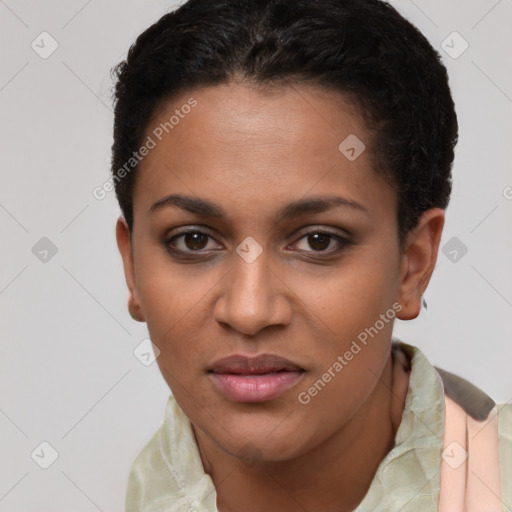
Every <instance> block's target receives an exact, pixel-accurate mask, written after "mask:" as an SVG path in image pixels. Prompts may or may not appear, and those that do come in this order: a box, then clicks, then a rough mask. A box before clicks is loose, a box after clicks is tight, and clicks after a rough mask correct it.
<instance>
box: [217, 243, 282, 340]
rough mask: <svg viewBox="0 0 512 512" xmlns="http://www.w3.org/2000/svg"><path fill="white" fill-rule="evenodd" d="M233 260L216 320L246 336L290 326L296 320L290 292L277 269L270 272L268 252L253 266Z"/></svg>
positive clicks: (219, 301)
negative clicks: (271, 328)
mask: <svg viewBox="0 0 512 512" xmlns="http://www.w3.org/2000/svg"><path fill="white" fill-rule="evenodd" d="M233 259H234V262H233V268H232V270H231V272H229V273H228V275H227V276H226V280H225V281H224V285H223V286H224V287H223V289H222V293H221V294H220V296H219V297H218V299H217V302H216V304H215V307H214V317H215V319H216V320H217V321H218V322H219V323H222V324H227V325H229V326H230V327H232V328H233V329H235V330H236V331H238V332H240V333H242V334H245V335H254V334H256V333H258V332H259V331H260V330H261V329H263V328H265V327H268V326H271V325H280V326H284V325H288V324H289V323H290V321H291V316H292V307H291V304H290V301H289V299H288V298H287V292H288V288H287V287H286V285H285V284H284V282H283V280H282V279H281V278H280V276H279V271H277V270H276V268H277V267H276V266H275V265H274V266H273V267H274V268H270V266H269V263H270V262H269V258H268V257H267V255H266V254H265V251H264V252H263V253H262V254H261V255H260V256H259V257H258V258H257V259H256V260H255V261H252V262H250V263H248V262H247V261H245V260H244V259H243V258H241V257H239V256H238V255H237V254H234V255H233Z"/></svg>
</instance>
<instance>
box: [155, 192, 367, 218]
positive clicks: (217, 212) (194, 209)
mask: <svg viewBox="0 0 512 512" xmlns="http://www.w3.org/2000/svg"><path fill="white" fill-rule="evenodd" d="M172 206H176V207H178V208H181V209H182V210H186V211H188V212H190V213H194V214H196V215H198V216H200V217H214V218H219V219H222V218H226V217H227V216H228V215H227V214H226V212H225V211H224V209H223V208H222V207H221V206H219V205H217V204H215V203H212V202H211V201H208V200H206V199H200V198H198V197H192V196H185V195H183V194H170V195H168V196H165V197H163V198H161V199H159V200H158V201H156V202H155V203H154V204H153V205H151V207H150V208H149V212H150V213H154V212H156V211H159V210H162V209H164V208H168V207H172ZM338 206H345V207H348V208H351V209H353V210H356V211H360V212H362V213H366V214H367V215H368V214H369V212H368V210H367V209H366V208H365V207H364V206H363V205H362V204H360V203H358V202H357V201H354V200H352V199H347V198H344V197H340V196H315V197H311V198H308V199H299V200H297V201H293V202H291V203H288V204H287V205H285V206H283V207H281V208H280V209H279V210H278V212H277V214H276V219H277V220H278V221H285V220H290V219H293V218H295V217H299V216H300V215H305V214H314V213H322V212H325V211H327V210H330V209H332V208H335V207H338Z"/></svg>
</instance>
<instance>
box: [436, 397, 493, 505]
mask: <svg viewBox="0 0 512 512" xmlns="http://www.w3.org/2000/svg"><path fill="white" fill-rule="evenodd" d="M444 403H445V426H444V442H443V453H442V462H441V481H440V494H439V508H438V511H439V512H482V511H485V512H501V510H502V507H501V475H500V460H499V450H498V416H497V407H496V406H494V408H493V409H492V410H491V412H490V413H489V415H488V417H487V419H486V420H484V421H477V420H475V419H473V418H472V417H471V416H469V415H468V414H467V413H466V412H465V411H464V409H462V407H460V405H458V404H457V403H456V402H454V401H453V400H452V399H451V398H449V397H448V396H446V395H445V400H444Z"/></svg>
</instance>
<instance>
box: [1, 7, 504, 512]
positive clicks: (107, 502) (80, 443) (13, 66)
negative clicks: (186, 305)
mask: <svg viewBox="0 0 512 512" xmlns="http://www.w3.org/2000/svg"><path fill="white" fill-rule="evenodd" d="M393 4H394V5H396V6H397V7H398V9H399V10H400V11H401V12H402V13H403V14H404V15H405V16H406V17H407V18H409V19H410V20H411V21H412V22H413V23H414V24H415V25H416V26H418V27H419V28H420V30H422V32H423V33H424V34H425V35H426V36H427V37H428V38H429V40H430V41H431V42H432V44H433V45H434V46H435V47H436V48H437V49H439V51H440V53H441V54H442V55H443V59H444V61H445V63H446V65H447V67H448V70H449V74H450V78H451V86H452V89H453V94H454V98H455V102H456V106H457V110H458V115H459V121H460V142H459V145H458V148H457V153H456V163H455V167H454V193H453V198H452V201H451V204H450V206H449V208H448V211H447V223H446V227H445V232H444V236H443V240H442V246H443V247H444V248H445V249H444V252H445V253H446V254H444V253H440V256H439V262H438V265H437V268H436V270H435V273H434V277H433V279H432V281H431V284H430V287H429V289H428V291H427V294H426V300H427V303H428V309H427V310H426V311H422V313H421V315H420V317H419V318H418V319H416V320H414V321H410V322H398V323H397V325H396V329H395V334H396V335H397V336H400V337H401V338H402V339H403V340H404V341H406V342H408V343H411V344H414V345H417V346H418V347H420V348H421V350H422V351H423V352H424V353H425V354H426V355H427V357H428V358H429V359H430V360H431V361H432V362H433V363H434V364H437V365H439V366H441V367H442V368H445V369H447V370H449V371H452V372H454V373H457V374H459V375H461V376H463V377H465V378H467V379H468V380H470V381H472V382H473V383H474V384H476V385H477V386H479V387H481V388H482V389H483V390H485V391H486V392H487V393H489V394H490V395H491V396H492V397H493V398H494V399H496V400H497V401H499V402H506V401H510V400H511V399H512V372H511V371H510V363H511V361H512V357H511V356H512V349H511V343H510V340H511V339H512V338H511V334H512V323H511V322H510V319H511V308H512V286H511V284H512V283H511V281H512V267H511V265H510V261H512V257H511V256H512V254H511V253H512V237H511V236H510V233H511V232H512V231H511V219H512V216H511V210H512V200H511V198H512V176H511V172H510V164H511V162H512V155H511V143H510V141H511V140H512V133H511V132H512V130H511V125H512V122H511V121H512V118H511V116H510V113H511V109H512V104H511V103H512V99H511V97H512V73H511V69H510V68H511V61H510V47H511V42H512V41H511V40H512V36H511V32H510V30H509V27H510V20H511V19H512V0H500V1H496V0H478V1H475V0H473V1H467V0H456V1H454V0H451V1H450V2H449V3H448V2H445V1H441V0H435V1H432V0H430V1H426V0H421V1H420V0H415V1H410V0H403V1H400V2H393ZM174 5H175V3H173V2H169V1H163V0H151V1H149V0H145V1H142V0H138V1H135V0H129V1H127V0H124V1H123V2H121V1H120V0H119V1H114V0H108V1H106V0H103V1H99V0H89V1H75V0H73V1H69V0H67V1H63V0H61V1H47V2H43V1H35V0H30V1H29V0H27V1H21V0H19V1H16V0H0V26H1V30H0V57H1V63H2V65H1V67H0V119H1V123H0V141H1V149H2V150H1V164H0V165H1V173H2V174H1V176H2V186H1V188H0V225H1V229H2V244H1V257H2V260H1V261H2V264H1V266H0V310H1V324H0V325H1V331H0V335H1V337H0V339H1V344H2V345H1V358H0V461H1V462H0V511H10V512H17V511H23V512H28V511H45V512H47V511H49V510H52V511H70V510H73V511H74V512H85V511H96V510H102V511H114V510H118V511H120V510H123V508H124V493H125V488H126V480H127V476H128V471H129V468H130V465H131V463H132V461H133V459H134V458H135V456H136V455H137V453H138V452H139V451H140V450H141V449H142V448H143V446H144V445H145V443H146V442H147V441H148V440H149V438H150V437H151V435H152V434H153V433H154V432H155V431H156V429H157V428H158V427H159V426H160V424H161V422H162V420H163V414H164V408H165V404H166V401H167V397H168V395H169V390H168V388H167V386H166V384H165V383H164V381H163V379H162V377H161V376H160V373H159V371H158V368H157V366H156V363H155V364H153V365H150V366H145V365H144V364H142V363H141V361H140V360H139V359H137V358H136V357H135V356H134V354H133V350H134V349H135V348H136V347H137V346H138V345H139V344H140V343H141V341H142V340H143V339H145V338H146V337H147V330H146V326H145V324H138V323H136V322H134V321H133V320H132V319H131V317H130V316H129V315H128V312H127V309H126V299H127V292H126V287H125V282H124V277H123V274H122V267H121V260H120V257H119V255H118V252H117V247H116V245H115V237H114V225H115V220H116V218H117V216H118V214H119V210H118V207H117V204H116V202H115V197H114V194H113V193H110V194H108V196H107V197H106V198H105V199H103V200H101V201H99V200H97V199H95V198H94V197H93V195H92V190H93V189H94V187H96V186H101V185H102V183H103V182H104V181H105V180H107V179H108V177H109V161H110V145H111V142H112V135H111V131H112V119H113V116H112V112H111V102H110V88H111V79H110V74H109V71H110V68H111V67H112V66H113V65H114V64H116V63H117V62H119V60H121V59H122V58H123V57H124V55H125V52H126V51H127V49H128V47H129V45H130V44H131V43H132V42H133V41H134V40H135V38H136V36H137V35H138V34H139V33H140V32H141V31H142V30H143V29H145V28H146V27H147V26H149V25H150V24H151V23H153V22H154V21H156V20H157V19H158V18H159V17H160V16H161V15H162V14H164V12H166V11H167V10H169V9H171V8H172V7H173V6H174ZM44 31H46V32H48V33H49V34H51V37H52V38H53V39H54V40H56V41H57V43H58V48H57V50H56V51H55V52H54V53H53V54H52V55H50V56H49V57H48V58H46V59H43V58H42V57H41V56H40V54H39V53H36V51H35V50H34V49H33V48H32V47H31V44H32V42H33V41H35V43H34V45H35V44H38V45H39V47H37V46H36V48H37V49H38V51H40V52H41V51H43V50H44V51H48V50H49V49H50V48H51V41H50V40H49V39H48V36H40V34H41V33H42V32H44ZM454 31H457V32H458V33H459V34H461V36H462V37H463V38H464V40H466V41H467V43H468V44H469V47H468V48H467V50H466V51H465V52H464V53H462V54H461V55H460V56H458V57H457V58H453V55H456V54H457V53H460V51H461V50H462V49H463V44H464V43H463V41H462V40H460V39H458V38H457V36H453V35H451V34H452V32H454ZM43 37H44V38H46V39H44V42H43V43H41V38H43ZM443 41H446V42H445V43H444V44H445V47H446V48H447V49H448V51H449V52H451V53H452V56H449V55H448V54H447V53H446V51H445V50H443V49H442V48H441V45H442V43H443ZM446 45H448V46H446ZM43 46H44V48H42V47H43ZM43 237H47V238H48V239H49V240H50V241H51V244H49V242H48V240H43V241H40V240H41V239H42V238H43ZM454 238H455V239H454ZM446 244H448V245H446ZM34 246H35V248H34ZM52 247H54V249H53V252H54V251H55V249H56V250H57V252H56V253H55V254H53V253H52ZM464 247H466V248H467V253H466V254H464V255H463V251H464ZM45 250H47V251H48V252H47V253H45V252H44V251H45ZM453 251H456V253H454V252H453ZM455 257H456V259H455V261H454V258H455ZM41 259H42V260H43V261H41ZM44 441H46V442H47V443H49V444H50V445H51V446H52V447H53V448H54V449H55V450H56V452H57V453H58V458H57V459H56V460H55V462H54V463H53V464H52V465H51V466H50V467H48V469H43V468H42V467H40V466H41V465H45V464H48V463H50V462H51V461H52V452H51V449H50V448H49V447H48V446H46V445H42V446H41V443H42V442H44ZM34 450H35V452H34ZM32 453H34V455H33V456H31V454H32Z"/></svg>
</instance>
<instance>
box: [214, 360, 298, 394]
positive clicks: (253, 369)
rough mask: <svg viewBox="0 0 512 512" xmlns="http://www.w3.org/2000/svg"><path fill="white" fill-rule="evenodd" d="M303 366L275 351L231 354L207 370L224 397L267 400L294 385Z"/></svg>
mask: <svg viewBox="0 0 512 512" xmlns="http://www.w3.org/2000/svg"><path fill="white" fill-rule="evenodd" d="M304 373H305V370H304V369H303V368H301V367H300V366H298V365H296V364H295V363H293V362H292V361H290V360H288V359H285V358H283V357H279V356H276V355H270V354H262V355H259V356H257V357H246V356H242V355H234V356H230V357H226V358H223V359H219V360H218V361H216V362H215V363H214V364H213V365H212V366H211V368H209V369H208V374H209V376H210V378H211V380H212V382H213V384H214V386H215V387H216V389H217V391H219V392H220V393H221V394H222V395H223V396H224V397H225V398H227V399H228V400H231V401H233V402H268V401H270V400H273V399H275V398H277V397H279V396H281V395H282V394H283V393H285V392H286V391H288V390H289V389H291V388H292V387H294V386H295V385H296V384H297V383H298V382H299V380H301V378H302V376H303V374H304Z"/></svg>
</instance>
